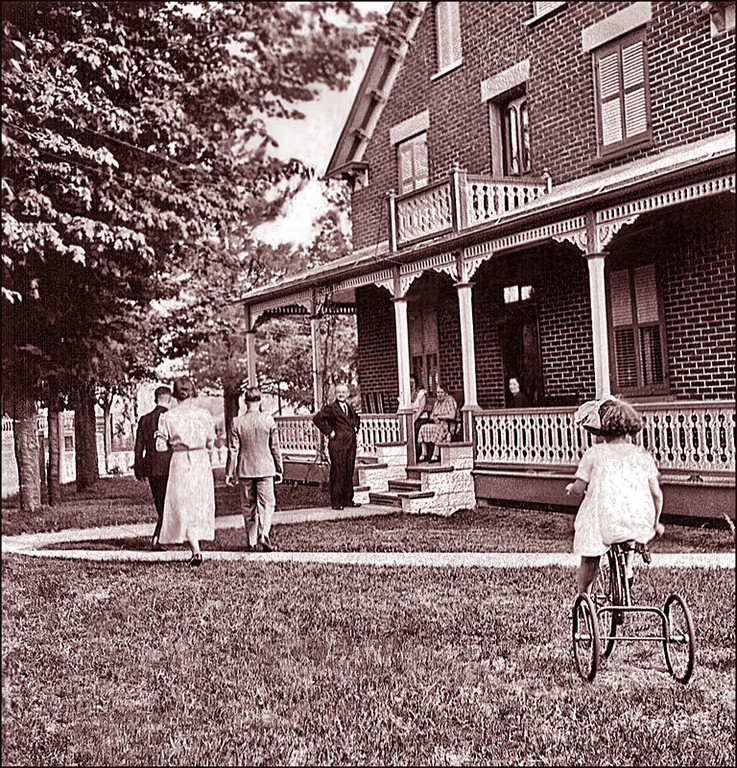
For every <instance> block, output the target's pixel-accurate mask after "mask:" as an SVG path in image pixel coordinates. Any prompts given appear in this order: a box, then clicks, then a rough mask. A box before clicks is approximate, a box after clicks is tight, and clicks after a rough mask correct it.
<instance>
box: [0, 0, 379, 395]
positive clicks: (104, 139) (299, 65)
mask: <svg viewBox="0 0 737 768" xmlns="http://www.w3.org/2000/svg"><path fill="white" fill-rule="evenodd" d="M346 19H347V20H348V22H349V23H348V24H346V23H344V20H346ZM360 20H361V15H360V13H359V12H358V11H357V10H356V8H355V7H354V5H353V4H352V3H343V2H322V3H299V4H297V3H286V2H269V3H264V2H212V3H178V2H165V3H160V2H135V3H132V2H119V3H117V2H116V3H109V2H102V3H99V2H95V3H90V2H58V3H45V2H9V3H5V4H4V6H3V62H2V66H3V71H2V74H3V106H2V142H3V178H2V202H3V210H2V229H3V271H2V297H3V302H2V306H3V391H4V392H5V393H7V394H9V395H10V396H11V397H13V398H17V397H22V398H26V399H28V398H37V397H39V396H41V394H42V390H41V387H42V384H43V382H44V381H46V380H47V379H48V378H49V377H51V376H55V377H57V380H58V381H59V382H60V385H61V386H62V387H71V386H72V385H73V382H74V381H75V380H76V381H80V382H84V383H86V384H89V383H95V384H98V385H100V384H102V385H109V384H115V383H118V382H120V381H121V380H124V379H125V377H126V376H130V375H142V374H144V373H145V372H146V371H149V370H151V368H152V367H153V365H155V363H156V362H158V361H159V360H160V359H161V357H162V355H163V353H164V352H165V351H170V350H169V349H167V344H169V343H170V341H171V336H168V337H167V335H166V331H167V328H166V326H165V322H164V318H165V312H164V311H162V307H163V308H164V309H166V306H167V305H166V304H163V305H162V304H152V302H155V301H157V300H159V301H167V300H172V299H175V298H176V299H180V300H181V296H180V293H181V292H182V288H183V287H184V286H186V285H189V286H190V287H191V286H192V285H194V282H193V280H194V278H197V277H200V276H202V279H201V280H200V283H199V285H200V288H201V290H203V291H205V290H206V295H207V293H208V292H209V298H210V300H211V301H213V303H214V304H216V305H217V306H218V307H221V306H223V304H224V303H225V298H224V297H225V295H226V294H227V293H228V291H230V292H231V298H232V295H233V293H232V292H233V291H234V290H237V288H238V285H237V284H234V283H233V281H232V275H233V272H234V270H235V271H236V272H238V271H240V269H241V268H242V266H243V265H242V263H240V262H238V263H236V262H234V261H233V260H234V259H237V258H239V256H238V255H239V254H242V253H243V252H244V251H246V250H249V249H250V245H249V248H245V249H244V247H242V246H243V244H244V243H247V242H249V232H250V230H251V228H252V227H253V225H254V224H255V223H258V222H260V221H262V220H263V219H264V218H268V217H269V216H274V215H276V213H277V212H278V210H279V208H280V205H281V204H282V202H283V200H284V199H285V197H286V196H288V195H289V194H290V193H291V192H293V190H294V188H295V184H294V183H293V182H292V180H294V179H297V180H298V181H299V179H301V178H306V177H309V175H310V172H309V170H308V169H306V168H305V167H304V166H303V165H302V164H301V163H300V162H298V161H291V162H288V163H284V162H281V161H279V160H277V159H275V158H273V157H272V156H270V154H269V151H268V150H269V146H270V145H271V144H273V140H272V139H271V138H270V136H269V135H268V131H267V129H266V123H265V122H264V120H265V118H268V117H270V116H276V117H292V118H296V117H299V113H298V111H297V110H296V109H295V108H294V107H293V106H292V105H293V103H295V102H297V101H304V100H309V99H311V98H313V97H314V95H315V94H316V93H317V90H318V89H319V88H320V87H328V88H342V87H345V85H346V84H347V82H348V76H349V74H350V72H351V71H352V68H353V65H354V63H355V54H356V52H357V51H358V49H359V48H360V47H361V46H362V45H364V44H366V43H367V41H368V40H369V39H370V36H371V34H372V30H371V29H370V28H369V27H367V26H364V27H362V28H360V29H358V28H357V27H356V26H355V25H356V24H357V23H358V22H359V21H360ZM256 250H257V249H256ZM229 260H230V261H233V263H229ZM218 261H220V262H221V264H219V265H218V269H222V275H223V277H222V279H221V281H220V284H218V278H217V276H216V274H215V273H216V272H217V270H216V269H215V268H214V267H213V264H214V263H216V262H218ZM254 263H262V262H259V260H258V259H256V260H255V262H254ZM256 272H258V270H256ZM246 283H248V280H246ZM152 306H153V307H154V309H153V310H152V309H151V308H152ZM211 319H212V318H207V319H205V321H204V324H205V326H207V323H208V322H209V321H210V320H211ZM195 326H196V323H195V319H193V320H192V325H191V326H190V327H189V330H191V331H192V342H191V343H194V342H196V341H198V340H200V339H201V338H202V337H203V335H204V332H203V328H202V325H200V326H199V327H198V328H197V329H196V330H197V332H195ZM169 330H171V329H170V328H169ZM184 330H185V331H186V330H188V327H187V326H186V325H185V326H184ZM169 346H171V345H170V344H169Z"/></svg>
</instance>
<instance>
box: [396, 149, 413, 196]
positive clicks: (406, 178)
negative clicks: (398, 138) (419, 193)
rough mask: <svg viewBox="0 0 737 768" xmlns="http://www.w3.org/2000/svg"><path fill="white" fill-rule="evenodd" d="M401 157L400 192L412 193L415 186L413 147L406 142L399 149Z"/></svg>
mask: <svg viewBox="0 0 737 768" xmlns="http://www.w3.org/2000/svg"><path fill="white" fill-rule="evenodd" d="M397 153H398V156H399V192H400V194H402V195H403V194H404V193H405V192H411V191H412V190H413V189H414V188H415V186H414V173H413V172H412V145H411V143H410V142H408V141H405V142H403V143H402V144H400V145H399V146H398V147H397Z"/></svg>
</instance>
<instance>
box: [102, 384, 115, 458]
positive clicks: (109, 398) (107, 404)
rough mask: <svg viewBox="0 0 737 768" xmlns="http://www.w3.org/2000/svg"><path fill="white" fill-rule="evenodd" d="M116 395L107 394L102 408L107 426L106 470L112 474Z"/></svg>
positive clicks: (105, 444) (104, 442)
mask: <svg viewBox="0 0 737 768" xmlns="http://www.w3.org/2000/svg"><path fill="white" fill-rule="evenodd" d="M114 397H115V395H109V394H108V393H105V401H104V405H103V407H102V410H103V423H104V425H105V427H104V429H105V437H104V440H103V445H104V449H105V468H106V469H107V471H108V472H110V463H109V462H110V454H111V453H112V452H113V424H112V409H113V398H114Z"/></svg>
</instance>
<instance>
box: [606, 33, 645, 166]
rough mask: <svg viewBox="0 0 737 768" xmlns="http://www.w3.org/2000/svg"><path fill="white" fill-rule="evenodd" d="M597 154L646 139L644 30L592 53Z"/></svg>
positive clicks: (607, 152) (616, 149) (608, 152)
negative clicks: (594, 81) (594, 80)
mask: <svg viewBox="0 0 737 768" xmlns="http://www.w3.org/2000/svg"><path fill="white" fill-rule="evenodd" d="M594 71H595V78H596V115H597V121H598V133H599V135H598V144H599V154H600V155H607V154H611V153H613V152H617V151H618V150H620V149H623V148H626V147H629V146H631V145H633V144H638V143H640V142H642V141H647V140H649V139H650V135H651V124H650V92H649V85H648V75H647V49H646V47H645V30H644V29H641V30H639V31H638V32H635V33H633V34H631V35H627V36H626V37H623V38H620V39H619V40H618V41H616V42H614V43H612V44H610V45H606V46H604V47H602V48H600V49H598V50H596V51H594Z"/></svg>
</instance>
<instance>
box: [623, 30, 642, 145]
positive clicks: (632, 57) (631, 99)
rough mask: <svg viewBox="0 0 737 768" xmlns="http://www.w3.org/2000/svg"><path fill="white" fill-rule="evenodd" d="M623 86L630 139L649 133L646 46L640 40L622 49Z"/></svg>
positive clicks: (625, 124) (626, 122)
mask: <svg viewBox="0 0 737 768" xmlns="http://www.w3.org/2000/svg"><path fill="white" fill-rule="evenodd" d="M622 86H623V89H624V127H625V131H624V133H625V136H626V137H627V138H628V139H629V138H632V137H633V136H637V134H639V133H644V132H645V131H647V128H648V125H647V95H646V93H645V45H644V43H643V42H642V40H638V41H637V42H635V43H633V44H632V45H628V46H626V47H625V48H622Z"/></svg>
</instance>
